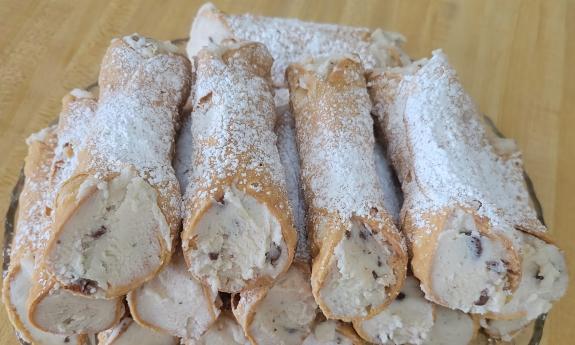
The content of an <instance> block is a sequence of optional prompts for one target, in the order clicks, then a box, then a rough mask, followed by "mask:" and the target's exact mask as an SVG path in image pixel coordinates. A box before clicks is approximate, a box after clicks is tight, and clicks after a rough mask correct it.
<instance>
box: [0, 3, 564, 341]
mask: <svg viewBox="0 0 575 345" xmlns="http://www.w3.org/2000/svg"><path fill="white" fill-rule="evenodd" d="M215 2H216V4H217V5H218V7H220V8H221V9H223V10H225V11H227V12H230V13H241V12H246V11H249V12H253V13H259V14H264V15H272V16H283V17H299V18H301V19H305V20H314V21H320V22H335V23H342V24H350V25H360V26H369V27H372V28H375V27H384V28H386V29H389V30H394V31H399V32H401V33H403V34H404V35H405V36H406V37H407V40H408V42H407V44H406V47H405V48H406V51H407V52H408V53H409V54H410V55H411V56H412V57H415V58H419V57H423V56H427V55H429V54H430V52H431V50H433V49H435V48H443V49H444V51H445V52H446V53H447V54H448V55H449V57H450V60H451V62H452V64H453V65H454V66H455V67H456V68H457V70H458V72H459V74H460V76H461V79H462V81H463V84H464V85H465V86H466V87H467V90H468V91H469V92H470V93H471V95H472V96H473V97H474V98H475V100H476V101H477V102H478V104H479V106H480V108H481V109H482V111H483V112H485V113H486V114H489V115H490V116H491V117H492V118H493V119H494V120H495V122H496V124H497V126H498V127H499V128H500V129H501V130H502V132H503V133H504V134H505V135H506V136H508V137H512V138H514V139H516V140H517V142H518V144H519V146H520V148H521V149H522V150H523V153H524V158H525V164H526V168H527V171H528V172H529V174H530V176H531V178H532V179H533V182H534V184H535V187H536V190H537V192H538V196H539V198H540V200H541V202H542V205H543V209H544V212H545V217H546V220H547V223H548V225H549V227H550V229H551V232H552V234H553V237H554V238H555V239H556V241H557V243H558V244H559V245H560V246H561V247H562V248H563V249H564V250H565V252H566V254H567V258H568V261H569V264H570V267H572V268H573V267H575V229H573V230H572V229H570V228H571V226H572V225H575V171H574V170H575V68H574V67H573V64H574V63H575V38H574V37H575V1H568V0H556V1H555V0H526V1H521V0H505V1H502V0H490V1H484V0H469V1H455V0H442V1H441V0H436V1H435V0H433V1H432V0H429V1H426V0H414V1H400V0H373V1H358V0H356V1H353V0H350V1H345V0H326V1H318V0H313V1H311V0H310V1H304V0H302V1H287V0H284V1H238V0H235V1H215ZM201 3H202V2H201V1H195V0H172V1H154V0H148V1H134V0H110V1H80V0H66V1H64V0H62V1H32V0H0V157H1V158H0V215H2V216H3V215H4V214H5V212H6V209H7V206H8V200H9V194H10V191H11V189H12V187H13V185H14V184H15V182H16V180H17V176H18V173H19V171H20V168H21V166H22V159H23V157H24V154H25V153H26V147H25V144H24V140H25V138H26V137H27V136H28V135H29V134H30V133H32V132H34V131H36V130H38V129H40V128H42V127H45V126H46V125H47V124H49V123H50V122H51V121H53V120H54V119H55V118H56V117H57V115H58V113H59V109H60V100H61V98H62V96H63V95H64V94H65V93H66V92H67V91H68V90H70V89H71V88H74V87H85V86H87V85H89V84H91V83H93V82H94V81H95V80H96V79H97V75H98V70H99V63H100V60H101V58H102V55H103V54H104V51H105V49H106V47H107V45H108V43H109V42H110V39H111V38H112V37H115V36H119V35H125V34H129V33H132V32H139V33H141V34H144V35H150V36H153V37H155V38H159V39H174V38H180V37H186V36H187V35H188V29H189V26H190V23H191V21H192V19H193V17H194V14H195V12H196V10H197V8H198V7H199V6H200V5H201ZM2 233H3V232H0V240H1V236H2ZM572 272H575V270H573V269H572ZM0 343H2V344H6V345H15V344H17V341H16V339H15V337H14V336H13V331H12V328H11V327H10V325H9V323H8V320H7V317H6V315H5V312H4V309H3V308H2V310H1V311H0ZM573 343H575V289H573V288H572V286H571V288H570V289H569V291H568V293H567V296H566V297H564V298H563V300H562V301H561V302H560V303H558V304H557V305H556V306H555V307H554V308H553V311H552V313H551V315H550V318H549V319H548V321H547V326H546V328H545V335H544V344H573Z"/></svg>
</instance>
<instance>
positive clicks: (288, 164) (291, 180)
mask: <svg viewBox="0 0 575 345" xmlns="http://www.w3.org/2000/svg"><path fill="white" fill-rule="evenodd" d="M276 93H277V92H276ZM278 101H279V104H278ZM281 106H282V99H279V100H278V99H276V107H278V109H279V108H280V107H281ZM276 133H277V136H278V143H277V146H278V151H279V154H280V159H281V162H282V165H283V167H284V171H285V176H286V185H287V191H288V198H289V201H290V204H291V207H292V210H293V216H294V223H295V226H296V229H297V249H296V254H295V255H296V259H299V260H301V261H304V262H308V263H309V262H311V261H310V260H311V256H310V255H311V254H310V248H309V242H308V234H307V227H306V222H305V203H304V200H303V190H302V188H301V183H300V165H299V154H298V152H297V145H296V138H295V123H294V119H293V115H292V114H291V112H289V111H284V112H282V113H280V114H279V121H278V125H277V127H276Z"/></svg>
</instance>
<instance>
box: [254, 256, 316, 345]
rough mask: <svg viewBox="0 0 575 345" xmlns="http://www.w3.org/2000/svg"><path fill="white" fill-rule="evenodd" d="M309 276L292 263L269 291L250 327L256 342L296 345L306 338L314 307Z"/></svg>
mask: <svg viewBox="0 0 575 345" xmlns="http://www.w3.org/2000/svg"><path fill="white" fill-rule="evenodd" d="M309 279H310V277H309V275H308V274H306V273H305V272H304V271H302V270H300V269H298V268H297V267H294V266H292V267H291V268H290V269H289V270H288V272H287V273H286V274H285V275H283V276H282V277H281V278H280V279H279V280H278V281H277V282H276V283H275V284H274V285H273V287H272V288H271V289H270V290H269V291H268V293H267V294H266V296H265V297H264V298H263V300H262V301H261V302H260V303H259V304H258V305H257V310H256V312H255V315H254V319H253V322H252V324H251V326H250V332H251V335H252V337H253V338H254V340H255V341H256V343H258V344H278V345H279V344H282V345H296V344H301V343H302V341H303V340H304V339H305V338H306V337H307V335H308V334H309V333H310V332H311V326H312V323H313V321H314V319H315V316H316V310H317V304H316V303H315V300H314V298H313V294H312V292H311V286H310V281H309Z"/></svg>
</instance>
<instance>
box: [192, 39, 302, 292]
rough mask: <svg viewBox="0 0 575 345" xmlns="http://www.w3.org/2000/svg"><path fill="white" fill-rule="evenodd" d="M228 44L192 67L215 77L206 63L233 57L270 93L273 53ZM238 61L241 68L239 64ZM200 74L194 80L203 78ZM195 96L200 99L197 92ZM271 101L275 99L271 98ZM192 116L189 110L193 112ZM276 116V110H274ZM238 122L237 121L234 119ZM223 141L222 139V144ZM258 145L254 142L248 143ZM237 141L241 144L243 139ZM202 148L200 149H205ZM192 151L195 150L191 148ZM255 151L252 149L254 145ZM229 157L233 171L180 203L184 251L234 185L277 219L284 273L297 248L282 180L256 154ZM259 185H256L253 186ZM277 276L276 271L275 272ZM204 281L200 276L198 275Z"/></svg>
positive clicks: (259, 281)
mask: <svg viewBox="0 0 575 345" xmlns="http://www.w3.org/2000/svg"><path fill="white" fill-rule="evenodd" d="M228 44H229V45H222V46H221V47H220V49H221V51H220V52H219V53H221V57H220V56H217V52H214V51H209V50H206V49H204V50H202V51H200V53H199V54H198V56H197V61H196V64H195V65H196V68H198V69H199V68H205V70H204V71H203V74H204V77H207V78H217V76H215V75H210V74H211V73H213V72H214V71H210V70H209V69H208V67H206V66H207V65H209V61H211V60H218V59H221V60H222V61H223V62H224V63H225V64H228V63H230V64H231V62H230V60H231V59H234V60H235V62H234V64H235V65H234V66H233V67H231V68H240V69H243V72H245V73H246V74H248V75H253V76H257V77H260V78H263V79H265V80H266V81H267V85H266V88H267V89H268V90H266V92H268V91H269V92H272V90H271V84H270V83H269V78H270V66H271V62H272V59H271V56H269V54H268V53H267V52H265V53H264V52H263V50H264V49H265V48H263V45H261V44H259V43H253V42H244V43H238V44H233V43H231V42H228ZM238 60H240V61H243V63H237V61H238ZM239 64H241V67H238V65H239ZM199 74H200V73H198V76H197V78H198V80H199V78H202V77H201V76H200V75H199ZM196 97H199V96H198V95H196ZM272 100H273V99H272ZM212 101H213V98H212V95H211V92H210V93H209V95H207V96H206V97H203V98H202V99H200V100H196V103H198V105H197V106H196V108H199V107H202V108H209V107H211V106H212ZM255 101H256V102H260V103H258V105H257V106H259V107H267V106H268V104H265V105H263V104H261V102H265V101H262V99H257V100H255ZM192 116H193V114H192ZM274 117H275V114H274ZM238 121H240V122H241V119H238ZM255 126H258V127H257V128H256V129H257V130H260V131H267V130H270V131H273V125H272V126H270V128H263V126H261V124H260V123H258V124H256V125H255ZM217 143H218V138H210V139H209V140H206V141H205V142H202V143H201V144H202V145H204V146H205V147H213V146H215V145H216V144H217ZM220 144H221V143H220ZM252 144H254V145H255V146H256V147H257V145H258V143H252ZM226 145H238V143H235V144H234V143H226ZM240 145H243V143H241V144H240ZM205 147H204V148H205ZM204 148H200V147H199V148H198V149H197V150H202V149H204ZM194 150H195V149H194ZM254 150H256V149H254ZM228 158H229V159H230V160H237V162H238V163H237V167H236V169H235V170H234V171H233V172H231V173H226V175H225V176H223V177H222V176H210V182H209V183H207V184H206V183H203V184H200V183H194V181H192V185H194V188H195V189H194V191H193V193H192V195H190V197H189V198H188V199H187V200H185V201H184V206H185V209H186V216H185V217H184V231H183V232H182V246H183V249H184V253H187V252H188V251H190V250H193V249H195V248H196V238H197V236H196V233H197V225H198V223H199V222H200V221H201V220H202V218H203V217H204V215H205V214H206V212H207V211H208V210H210V208H211V207H212V206H213V205H214V200H222V197H223V195H224V190H225V189H226V188H228V187H231V186H234V187H235V188H237V189H238V190H240V191H241V192H244V193H246V194H247V195H249V196H251V197H252V198H254V199H255V200H257V201H258V202H259V203H261V204H262V205H265V206H266V208H267V209H268V210H269V211H270V213H271V214H272V215H273V216H274V217H275V219H276V220H277V221H278V223H279V225H280V227H281V232H282V237H283V240H284V241H285V244H286V247H287V249H288V259H287V264H286V265H285V267H284V269H283V271H282V273H283V272H286V271H287V269H288V268H289V263H291V262H292V260H293V257H294V254H295V246H296V242H297V233H296V231H295V228H294V225H293V217H292V211H291V208H290V207H289V202H288V196H287V191H286V188H285V181H284V182H281V181H280V182H279V183H278V179H277V177H276V176H273V174H272V173H271V172H272V171H274V167H271V166H270V163H269V162H267V161H263V162H260V163H259V165H258V166H257V167H254V158H253V157H252V156H251V155H250V154H249V153H239V154H230V156H229V157H228ZM195 163H196V165H195V167H198V166H199V164H198V162H197V161H196V162H195ZM271 164H277V165H281V163H280V161H279V156H278V159H277V162H273V163H271ZM214 170H215V168H214V169H211V171H206V172H205V173H206V174H208V175H216V173H215V171H214ZM254 186H257V188H254ZM185 258H186V261H187V262H188V265H190V264H191V263H190V262H189V260H190V258H189V255H185ZM280 274H281V273H280ZM278 276H279V274H278ZM198 278H199V279H202V278H203V277H198ZM273 280H274V279H273V278H272V277H269V276H265V275H262V276H259V277H255V278H252V279H249V280H247V281H245V287H244V289H243V290H250V289H254V288H257V287H260V286H268V285H270V284H271V283H272V282H273ZM220 291H224V292H230V293H235V292H237V291H226V290H225V289H220Z"/></svg>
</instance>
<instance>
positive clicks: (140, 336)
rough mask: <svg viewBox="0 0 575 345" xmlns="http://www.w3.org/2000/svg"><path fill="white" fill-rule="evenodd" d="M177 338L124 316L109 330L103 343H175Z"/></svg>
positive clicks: (167, 344)
mask: <svg viewBox="0 0 575 345" xmlns="http://www.w3.org/2000/svg"><path fill="white" fill-rule="evenodd" d="M178 343H179V340H178V338H176V337H173V336H171V335H169V334H164V333H159V332H154V331H152V330H150V329H148V328H145V327H142V326H140V325H138V324H137V323H136V322H134V321H133V320H132V319H129V318H125V319H124V320H122V322H121V323H120V324H118V326H116V327H115V328H114V329H112V330H110V331H109V336H108V338H107V341H105V342H104V344H103V345H135V344H136V345H176V344H178Z"/></svg>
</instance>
